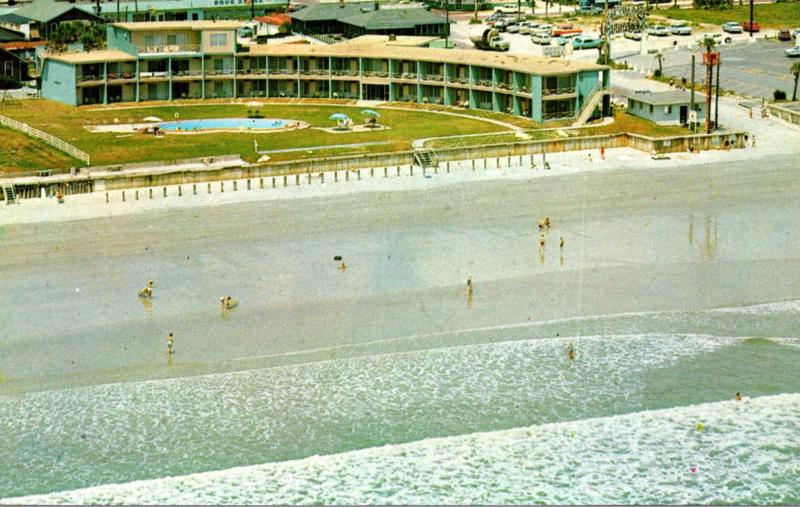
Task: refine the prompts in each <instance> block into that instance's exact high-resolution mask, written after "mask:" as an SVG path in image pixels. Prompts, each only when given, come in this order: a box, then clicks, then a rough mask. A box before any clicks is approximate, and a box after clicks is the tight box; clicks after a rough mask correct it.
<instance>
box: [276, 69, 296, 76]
mask: <svg viewBox="0 0 800 507" xmlns="http://www.w3.org/2000/svg"><path fill="white" fill-rule="evenodd" d="M269 73H270V74H291V75H296V74H297V70H292V69H269Z"/></svg>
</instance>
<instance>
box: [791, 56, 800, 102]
mask: <svg viewBox="0 0 800 507" xmlns="http://www.w3.org/2000/svg"><path fill="white" fill-rule="evenodd" d="M789 71H790V72H791V73H792V74H794V91H793V92H792V102H794V101H795V100H797V81H798V80H800V62H794V63H793V64H792V67H791V69H789Z"/></svg>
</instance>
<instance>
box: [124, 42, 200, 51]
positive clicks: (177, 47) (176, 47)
mask: <svg viewBox="0 0 800 507" xmlns="http://www.w3.org/2000/svg"><path fill="white" fill-rule="evenodd" d="M137 49H138V50H139V53H199V52H200V44H163V45H152V46H148V45H144V46H139V47H137Z"/></svg>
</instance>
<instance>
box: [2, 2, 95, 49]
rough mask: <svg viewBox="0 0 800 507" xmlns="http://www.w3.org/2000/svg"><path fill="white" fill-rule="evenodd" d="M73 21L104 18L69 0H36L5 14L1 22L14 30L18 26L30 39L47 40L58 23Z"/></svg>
mask: <svg viewBox="0 0 800 507" xmlns="http://www.w3.org/2000/svg"><path fill="white" fill-rule="evenodd" d="M71 21H78V22H82V23H86V24H91V23H98V22H102V21H103V19H102V18H101V17H99V16H97V15H96V14H94V13H92V12H90V11H87V10H86V9H83V8H81V7H78V6H76V5H74V4H71V3H68V2H56V1H54V0H36V1H35V2H31V3H28V4H24V5H22V6H21V7H19V8H18V9H15V10H14V11H12V12H11V13H9V14H6V15H4V16H3V20H2V21H1V22H2V24H5V25H6V27H7V28H11V29H12V30H13V29H14V28H13V27H12V25H16V26H18V27H19V31H21V32H23V33H27V35H28V37H29V38H30V39H38V38H41V39H45V40H47V39H49V38H50V34H51V33H53V32H54V31H55V30H56V28H58V25H60V24H61V23H67V22H71ZM23 27H24V28H23Z"/></svg>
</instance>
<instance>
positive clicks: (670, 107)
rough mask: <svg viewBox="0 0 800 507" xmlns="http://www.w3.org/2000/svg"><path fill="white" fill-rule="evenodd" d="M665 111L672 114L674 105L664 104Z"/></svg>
mask: <svg viewBox="0 0 800 507" xmlns="http://www.w3.org/2000/svg"><path fill="white" fill-rule="evenodd" d="M664 112H665V113H667V114H672V106H664Z"/></svg>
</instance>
